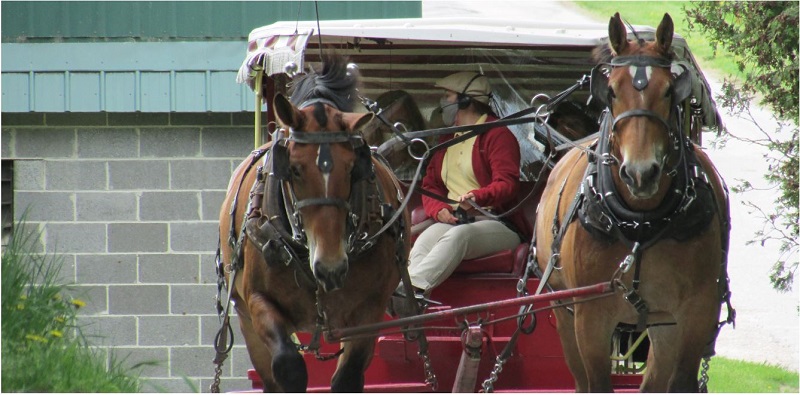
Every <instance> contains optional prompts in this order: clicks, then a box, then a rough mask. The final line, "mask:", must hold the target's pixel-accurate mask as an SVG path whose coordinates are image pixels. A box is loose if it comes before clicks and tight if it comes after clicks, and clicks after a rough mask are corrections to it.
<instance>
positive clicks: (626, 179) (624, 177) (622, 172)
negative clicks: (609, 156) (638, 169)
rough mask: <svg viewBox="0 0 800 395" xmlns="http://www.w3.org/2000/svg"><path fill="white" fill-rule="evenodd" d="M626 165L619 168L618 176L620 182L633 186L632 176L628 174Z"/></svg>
mask: <svg viewBox="0 0 800 395" xmlns="http://www.w3.org/2000/svg"><path fill="white" fill-rule="evenodd" d="M628 169H629V167H628V165H626V164H624V163H623V164H622V166H620V168H619V176H620V178H622V181H623V182H624V183H625V184H627V185H633V180H634V175H633V174H630V173H628Z"/></svg>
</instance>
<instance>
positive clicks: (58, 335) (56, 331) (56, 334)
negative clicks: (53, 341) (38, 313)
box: [49, 329, 64, 337]
mask: <svg viewBox="0 0 800 395" xmlns="http://www.w3.org/2000/svg"><path fill="white" fill-rule="evenodd" d="M49 333H50V335H51V336H53V337H64V333H62V332H61V331H59V330H55V329H53V330H51V331H50V332H49Z"/></svg>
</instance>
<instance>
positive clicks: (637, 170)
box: [619, 161, 662, 199]
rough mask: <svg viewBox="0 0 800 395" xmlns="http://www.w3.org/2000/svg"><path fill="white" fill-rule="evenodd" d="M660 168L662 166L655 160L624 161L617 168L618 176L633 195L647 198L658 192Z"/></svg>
mask: <svg viewBox="0 0 800 395" xmlns="http://www.w3.org/2000/svg"><path fill="white" fill-rule="evenodd" d="M661 168H662V166H661V165H660V164H659V163H658V162H656V161H647V162H643V163H628V162H627V161H625V162H624V163H622V165H621V166H620V168H619V176H620V178H621V179H622V182H624V183H625V185H626V186H627V187H628V191H630V193H631V194H632V195H633V196H634V197H636V198H639V199H649V198H651V197H653V196H654V195H655V194H656V193H657V192H658V181H659V179H661Z"/></svg>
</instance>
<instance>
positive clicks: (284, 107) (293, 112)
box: [272, 93, 303, 128]
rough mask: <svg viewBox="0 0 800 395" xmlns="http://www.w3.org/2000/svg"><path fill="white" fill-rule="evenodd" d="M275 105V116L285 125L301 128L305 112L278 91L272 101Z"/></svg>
mask: <svg viewBox="0 0 800 395" xmlns="http://www.w3.org/2000/svg"><path fill="white" fill-rule="evenodd" d="M272 103H273V105H274V107H275V117H276V118H278V121H280V123H281V124H282V125H283V126H288V127H291V128H299V127H300V125H301V124H302V117H303V114H302V113H301V112H300V111H299V110H298V109H297V108H295V106H294V105H293V104H292V103H291V102H290V101H289V99H287V98H286V96H284V95H282V94H280V93H278V94H277V95H275V99H274V100H273V101H272Z"/></svg>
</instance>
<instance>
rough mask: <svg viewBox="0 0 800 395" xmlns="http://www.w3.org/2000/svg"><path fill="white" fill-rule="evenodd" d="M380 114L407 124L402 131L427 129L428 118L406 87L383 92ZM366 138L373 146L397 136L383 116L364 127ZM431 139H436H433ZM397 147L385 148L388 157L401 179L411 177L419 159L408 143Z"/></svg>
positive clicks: (380, 100) (380, 99)
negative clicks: (424, 115)
mask: <svg viewBox="0 0 800 395" xmlns="http://www.w3.org/2000/svg"><path fill="white" fill-rule="evenodd" d="M375 102H376V103H377V105H378V108H380V109H381V112H380V114H381V115H382V116H383V118H384V119H386V120H387V121H388V122H390V123H392V124H393V125H394V124H395V122H400V123H401V124H403V128H404V129H403V128H400V131H401V132H406V131H408V132H413V131H419V130H424V129H425V118H424V117H423V116H422V113H421V112H420V111H419V106H417V103H416V101H414V98H413V97H411V95H410V94H408V92H406V91H404V90H399V89H398V90H391V91H387V92H384V93H382V94H381V95H380V96H378V98H377V99H376V100H375ZM363 134H364V140H365V141H366V142H367V144H369V145H370V146H373V147H377V146H379V145H381V144H382V143H383V142H385V141H387V140H389V139H391V138H392V137H394V136H395V134H394V133H393V132H392V129H391V128H390V127H389V126H388V125H386V124H385V123H384V122H382V121H381V120H379V119H375V120H374V121H372V122H371V123H369V124H367V126H365V127H364V130H363ZM429 140H430V141H428V142H429V143H431V142H433V140H432V139H429ZM393 148H394V149H392V150H389V151H387V152H384V153H383V155H384V157H385V158H386V161H388V162H389V164H390V165H391V167H392V169H394V170H395V174H396V175H397V176H398V177H399V178H400V179H405V178H411V176H412V175H413V174H414V170H415V169H416V167H417V161H416V160H415V159H414V158H412V157H411V156H410V155H409V154H408V150H407V149H406V145H405V144H396V145H395V146H394V147H393Z"/></svg>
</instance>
